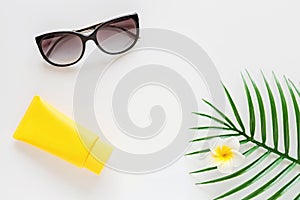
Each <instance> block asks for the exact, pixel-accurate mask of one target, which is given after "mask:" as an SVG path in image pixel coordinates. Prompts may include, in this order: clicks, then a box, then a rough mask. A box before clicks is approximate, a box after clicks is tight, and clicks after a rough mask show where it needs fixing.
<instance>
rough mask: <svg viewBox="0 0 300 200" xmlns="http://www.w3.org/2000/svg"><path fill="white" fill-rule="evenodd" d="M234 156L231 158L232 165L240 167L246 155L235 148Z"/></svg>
mask: <svg viewBox="0 0 300 200" xmlns="http://www.w3.org/2000/svg"><path fill="white" fill-rule="evenodd" d="M232 153H233V157H232V159H231V162H232V165H233V166H234V167H238V166H240V165H241V164H243V162H244V161H245V156H244V155H243V154H241V153H240V152H238V151H235V150H233V151H232Z"/></svg>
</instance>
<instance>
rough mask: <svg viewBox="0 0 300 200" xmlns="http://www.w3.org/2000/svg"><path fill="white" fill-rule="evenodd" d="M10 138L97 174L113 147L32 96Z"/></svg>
mask: <svg viewBox="0 0 300 200" xmlns="http://www.w3.org/2000/svg"><path fill="white" fill-rule="evenodd" d="M13 137H14V138H15V139H17V140H21V141H23V142H27V143H29V144H31V145H34V146H36V147H38V148H40V149H42V150H45V151H47V152H49V153H51V154H54V155H56V156H58V157H60V158H62V159H64V160H66V161H68V162H70V163H72V164H74V165H76V166H78V167H81V168H87V169H89V170H91V171H92V172H94V173H96V174H100V172H101V170H102V168H103V166H104V164H105V162H106V161H107V160H108V159H109V157H110V155H111V153H112V150H113V148H112V147H111V146H110V145H108V144H105V143H103V142H102V141H100V139H99V137H98V136H97V135H96V134H95V133H93V132H91V131H89V130H87V129H85V128H84V127H82V126H80V125H78V124H77V123H76V122H74V121H73V120H72V119H70V118H69V117H67V116H66V115H64V114H63V113H61V112H59V111H58V110H57V109H55V108H54V107H53V106H51V105H50V104H49V103H47V102H46V101H44V100H43V99H41V98H40V97H39V96H35V97H34V98H33V100H32V102H31V104H30V106H29V107H28V109H27V111H26V113H25V115H24V117H23V119H22V121H21V122H20V124H19V126H18V128H17V130H16V131H15V133H14V135H13Z"/></svg>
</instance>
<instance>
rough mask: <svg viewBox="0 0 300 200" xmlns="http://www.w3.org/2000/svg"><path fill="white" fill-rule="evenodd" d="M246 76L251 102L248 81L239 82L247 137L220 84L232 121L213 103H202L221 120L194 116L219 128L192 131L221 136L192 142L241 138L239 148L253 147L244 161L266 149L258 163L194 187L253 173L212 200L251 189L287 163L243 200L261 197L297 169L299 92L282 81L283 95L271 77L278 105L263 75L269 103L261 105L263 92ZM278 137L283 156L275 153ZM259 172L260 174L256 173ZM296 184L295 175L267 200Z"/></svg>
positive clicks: (298, 178)
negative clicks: (293, 137)
mask: <svg viewBox="0 0 300 200" xmlns="http://www.w3.org/2000/svg"><path fill="white" fill-rule="evenodd" d="M246 73H247V76H248V78H249V81H250V83H251V84H250V85H251V86H252V88H253V91H254V94H253V95H254V96H255V98H253V95H252V94H251V92H250V87H249V85H248V83H247V80H246V79H245V77H244V76H243V74H242V80H243V84H244V89H245V93H246V97H247V104H248V112H249V133H248V132H247V131H246V128H245V127H246V126H245V124H244V123H243V120H242V118H241V116H240V112H239V110H238V108H237V106H236V104H235V102H234V100H233V98H232V97H231V95H230V93H229V91H228V89H227V88H226V87H225V85H224V84H223V88H224V91H225V94H226V96H227V99H228V102H229V105H230V106H231V109H232V112H233V114H234V117H235V120H232V119H230V118H229V117H228V116H227V115H226V114H225V113H224V112H222V111H220V110H219V109H218V108H217V107H215V106H214V105H213V104H212V103H210V102H208V101H206V100H204V102H205V103H206V104H207V105H209V106H210V107H211V108H213V110H215V111H216V113H217V114H218V115H219V116H220V117H221V118H222V119H219V118H217V117H214V116H211V115H207V114H205V113H194V114H197V115H198V116H201V117H205V118H208V119H211V120H212V121H214V122H217V123H218V124H220V126H199V127H195V128H193V129H195V130H208V129H219V130H222V131H223V132H225V133H223V134H220V135H213V136H207V137H201V138H196V139H194V140H192V141H191V142H203V141H207V140H210V139H213V138H216V137H231V136H243V137H244V138H245V139H243V140H240V144H241V145H243V144H245V143H249V142H250V143H252V144H254V146H253V147H252V148H250V149H249V150H247V151H245V152H243V154H244V155H245V156H246V157H247V156H248V155H250V154H252V153H253V152H255V151H256V150H257V149H265V150H266V152H265V153H264V154H262V155H261V156H259V157H258V158H257V159H255V160H254V161H252V162H251V163H250V164H248V165H247V166H245V167H243V168H241V169H239V170H238V171H236V172H234V173H232V174H229V175H225V176H222V177H219V178H215V179H212V180H207V181H202V182H199V183H196V184H197V185H200V184H212V183H216V182H222V181H226V180H229V179H233V178H236V177H239V176H242V175H243V174H245V173H247V172H250V171H253V170H256V174H255V175H254V176H253V177H249V178H248V180H246V181H245V182H243V183H242V184H240V185H239V186H237V187H234V188H233V189H231V190H229V191H227V192H224V193H223V194H222V195H220V196H218V197H216V198H215V199H222V198H225V197H228V196H230V195H232V194H235V193H238V192H240V191H241V190H246V189H247V188H248V187H249V186H250V185H253V184H254V183H255V182H257V181H258V180H260V179H262V178H264V177H265V176H266V174H268V173H270V172H273V173H274V171H275V170H274V169H275V168H276V167H278V166H280V165H283V163H284V162H283V161H289V162H290V164H289V165H288V166H286V167H285V168H284V169H283V170H281V171H280V172H277V173H275V174H274V176H273V177H272V178H271V179H270V180H268V181H266V183H264V184H263V185H262V186H260V187H258V189H256V190H254V191H253V192H251V193H250V194H249V195H247V196H246V197H244V198H243V199H251V198H254V197H256V196H258V195H260V194H262V193H264V192H265V191H266V190H268V189H270V188H272V187H273V186H274V185H276V184H278V182H279V181H280V180H281V179H282V178H284V177H285V176H287V175H288V174H289V173H290V172H291V171H292V170H295V167H296V166H299V165H300V111H299V97H300V92H299V89H298V88H297V87H296V85H295V84H294V83H293V82H292V81H291V80H290V79H287V78H285V77H284V80H285V82H284V83H285V86H286V87H287V90H288V93H287V94H285V92H284V89H283V85H281V83H280V82H279V80H278V78H277V77H276V76H275V74H274V73H273V78H274V81H275V83H276V92H278V94H279V97H280V99H279V103H278V102H276V100H275V97H274V96H275V95H274V90H272V88H271V86H270V84H269V82H268V80H267V78H266V77H265V75H264V74H263V72H262V77H263V80H264V84H265V88H266V92H267V94H268V99H267V100H268V101H264V100H263V97H262V91H261V90H260V89H259V88H258V86H257V84H256V83H255V81H254V80H253V79H252V77H251V75H250V73H249V72H248V71H246ZM287 97H290V99H291V100H292V101H291V102H292V106H291V107H292V108H293V110H291V111H289V110H288V108H289V106H288V101H287ZM254 99H255V100H256V103H257V104H256V105H257V106H258V110H259V113H258V115H257V116H256V113H255V110H254V105H255V104H254V103H255V102H254V101H253V100H254ZM265 105H268V106H269V108H270V114H271V115H270V116H271V118H270V121H271V127H272V138H267V114H266V109H265ZM277 105H281V106H280V108H281V112H280V113H282V117H281V118H280V119H281V120H282V122H281V123H282V130H281V129H280V128H279V123H280V121H279V116H278V113H279V112H278V110H277V108H278V107H277ZM292 112H293V114H294V116H295V121H296V124H295V128H296V136H297V158H294V157H293V156H291V152H290V151H291V148H290V145H291V141H290V134H292V132H291V131H290V126H292V124H291V121H290V120H289V119H290V115H291V114H292ZM256 119H259V121H260V130H259V132H260V134H261V140H257V139H255V138H254V136H255V134H257V133H256V129H255V127H256ZM234 121H236V122H237V124H238V126H239V127H240V128H241V130H240V129H238V128H237V126H236V125H235V123H233V122H234ZM226 132H228V133H226ZM279 134H282V137H283V144H284V152H281V151H280V150H279V149H278V146H279ZM267 140H273V146H269V145H267V143H266V141H267ZM209 151H210V150H209V149H203V150H200V151H195V152H191V153H188V154H187V155H198V154H201V153H207V152H209ZM271 154H274V155H277V158H276V159H275V160H274V161H273V162H271V163H270V164H269V165H267V166H262V164H261V163H262V161H264V160H266V159H268V157H269V155H271ZM259 168H260V169H261V170H259ZM216 169H217V167H208V168H203V169H199V170H195V171H193V172H191V173H190V174H199V173H205V172H208V171H213V170H216ZM299 181H300V173H298V174H297V175H296V176H294V177H292V178H291V179H290V180H289V181H287V183H285V184H284V185H283V186H282V187H281V188H280V189H279V190H278V191H274V194H272V195H271V196H270V197H269V199H272V200H273V199H277V198H279V197H280V196H282V195H283V194H284V193H285V192H287V191H288V190H289V189H290V188H291V187H293V186H295V185H297V184H298V185H299ZM299 198H300V193H299V194H298V195H297V196H296V197H295V199H299Z"/></svg>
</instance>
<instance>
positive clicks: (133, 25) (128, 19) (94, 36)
mask: <svg viewBox="0 0 300 200" xmlns="http://www.w3.org/2000/svg"><path fill="white" fill-rule="evenodd" d="M91 31H92V32H91ZM90 32H91V33H90ZM88 33H90V34H88ZM87 34H88V35H87ZM138 38H139V18H138V15H137V14H132V15H127V16H123V17H119V18H116V19H112V20H109V21H106V22H101V23H99V24H96V25H93V26H90V27H87V28H83V29H80V30H75V31H59V32H52V33H46V34H43V35H40V36H37V37H36V38H35V40H36V43H37V45H38V48H39V50H40V52H41V54H42V56H43V58H44V59H45V60H46V61H47V62H48V63H50V64H52V65H55V66H58V67H66V66H70V65H73V64H75V63H77V62H78V61H79V60H80V59H81V58H82V56H83V54H84V51H85V43H86V42H87V41H88V40H93V41H94V42H95V44H96V45H97V46H98V47H99V49H101V50H102V51H103V52H105V53H107V54H111V55H114V54H120V53H124V52H126V51H128V50H129V49H130V48H132V47H133V46H134V45H135V43H136V42H137V40H138Z"/></svg>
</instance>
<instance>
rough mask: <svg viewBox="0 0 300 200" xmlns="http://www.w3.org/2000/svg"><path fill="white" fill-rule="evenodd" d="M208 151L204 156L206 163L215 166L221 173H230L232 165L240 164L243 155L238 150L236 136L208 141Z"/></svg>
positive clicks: (242, 160)
mask: <svg viewBox="0 0 300 200" xmlns="http://www.w3.org/2000/svg"><path fill="white" fill-rule="evenodd" d="M209 149H210V153H208V155H207V157H206V158H205V160H206V162H207V164H208V165H209V166H210V167H212V166H217V168H218V170H219V171H220V172H222V173H231V172H232V171H233V168H234V167H238V166H240V165H241V164H242V163H243V162H244V160H245V156H244V155H243V154H241V153H240V152H239V149H240V143H239V141H238V139H237V138H236V137H230V138H227V139H221V138H217V139H216V140H214V142H212V143H210V148H209Z"/></svg>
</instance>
